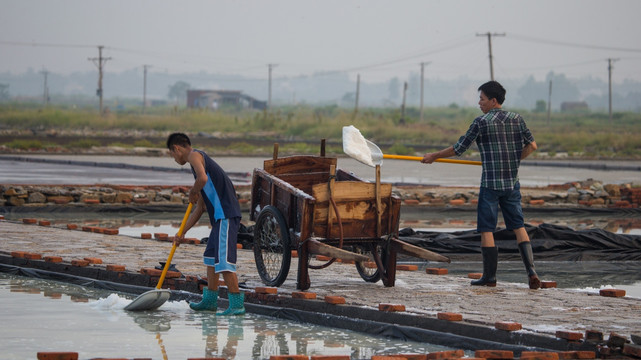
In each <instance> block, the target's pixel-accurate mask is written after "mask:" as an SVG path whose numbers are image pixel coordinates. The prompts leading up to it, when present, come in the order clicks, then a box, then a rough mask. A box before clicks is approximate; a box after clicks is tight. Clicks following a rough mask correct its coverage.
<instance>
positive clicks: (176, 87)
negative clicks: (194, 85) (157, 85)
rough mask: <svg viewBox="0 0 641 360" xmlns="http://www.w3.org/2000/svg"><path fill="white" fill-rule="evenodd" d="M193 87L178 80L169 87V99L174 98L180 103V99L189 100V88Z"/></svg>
mask: <svg viewBox="0 0 641 360" xmlns="http://www.w3.org/2000/svg"><path fill="white" fill-rule="evenodd" d="M190 88H191V85H189V84H188V83H186V82H184V81H176V83H175V84H173V85H172V86H170V87H169V94H168V96H169V99H173V100H175V101H176V104H178V103H179V102H180V101H183V102H186V101H187V90H189V89H190Z"/></svg>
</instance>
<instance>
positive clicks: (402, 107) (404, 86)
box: [399, 81, 407, 125]
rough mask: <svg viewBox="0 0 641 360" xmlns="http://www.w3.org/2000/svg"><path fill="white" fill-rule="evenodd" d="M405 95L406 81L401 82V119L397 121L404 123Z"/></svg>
mask: <svg viewBox="0 0 641 360" xmlns="http://www.w3.org/2000/svg"><path fill="white" fill-rule="evenodd" d="M406 95H407V81H406V82H404V83H403V104H402V105H401V120H400V121H399V123H400V124H401V125H405V97H406Z"/></svg>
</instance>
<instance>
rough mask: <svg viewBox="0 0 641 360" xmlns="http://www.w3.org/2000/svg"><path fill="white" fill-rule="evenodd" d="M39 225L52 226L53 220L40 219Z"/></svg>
mask: <svg viewBox="0 0 641 360" xmlns="http://www.w3.org/2000/svg"><path fill="white" fill-rule="evenodd" d="M38 225H40V226H51V221H49V220H40V221H39V222H38Z"/></svg>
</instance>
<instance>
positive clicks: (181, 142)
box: [167, 133, 191, 150]
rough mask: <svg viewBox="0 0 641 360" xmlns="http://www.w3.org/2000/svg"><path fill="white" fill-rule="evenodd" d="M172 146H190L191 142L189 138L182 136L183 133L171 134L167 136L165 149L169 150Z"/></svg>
mask: <svg viewBox="0 0 641 360" xmlns="http://www.w3.org/2000/svg"><path fill="white" fill-rule="evenodd" d="M174 145H178V146H183V147H186V146H191V141H190V140H189V136H187V135H185V134H183V133H173V134H171V135H169V137H168V138H167V149H169V150H171V148H172V147H173V146H174Z"/></svg>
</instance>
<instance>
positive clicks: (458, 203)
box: [450, 199, 465, 206]
mask: <svg viewBox="0 0 641 360" xmlns="http://www.w3.org/2000/svg"><path fill="white" fill-rule="evenodd" d="M464 204H465V200H463V199H453V200H450V205H452V206H461V205H464Z"/></svg>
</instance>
